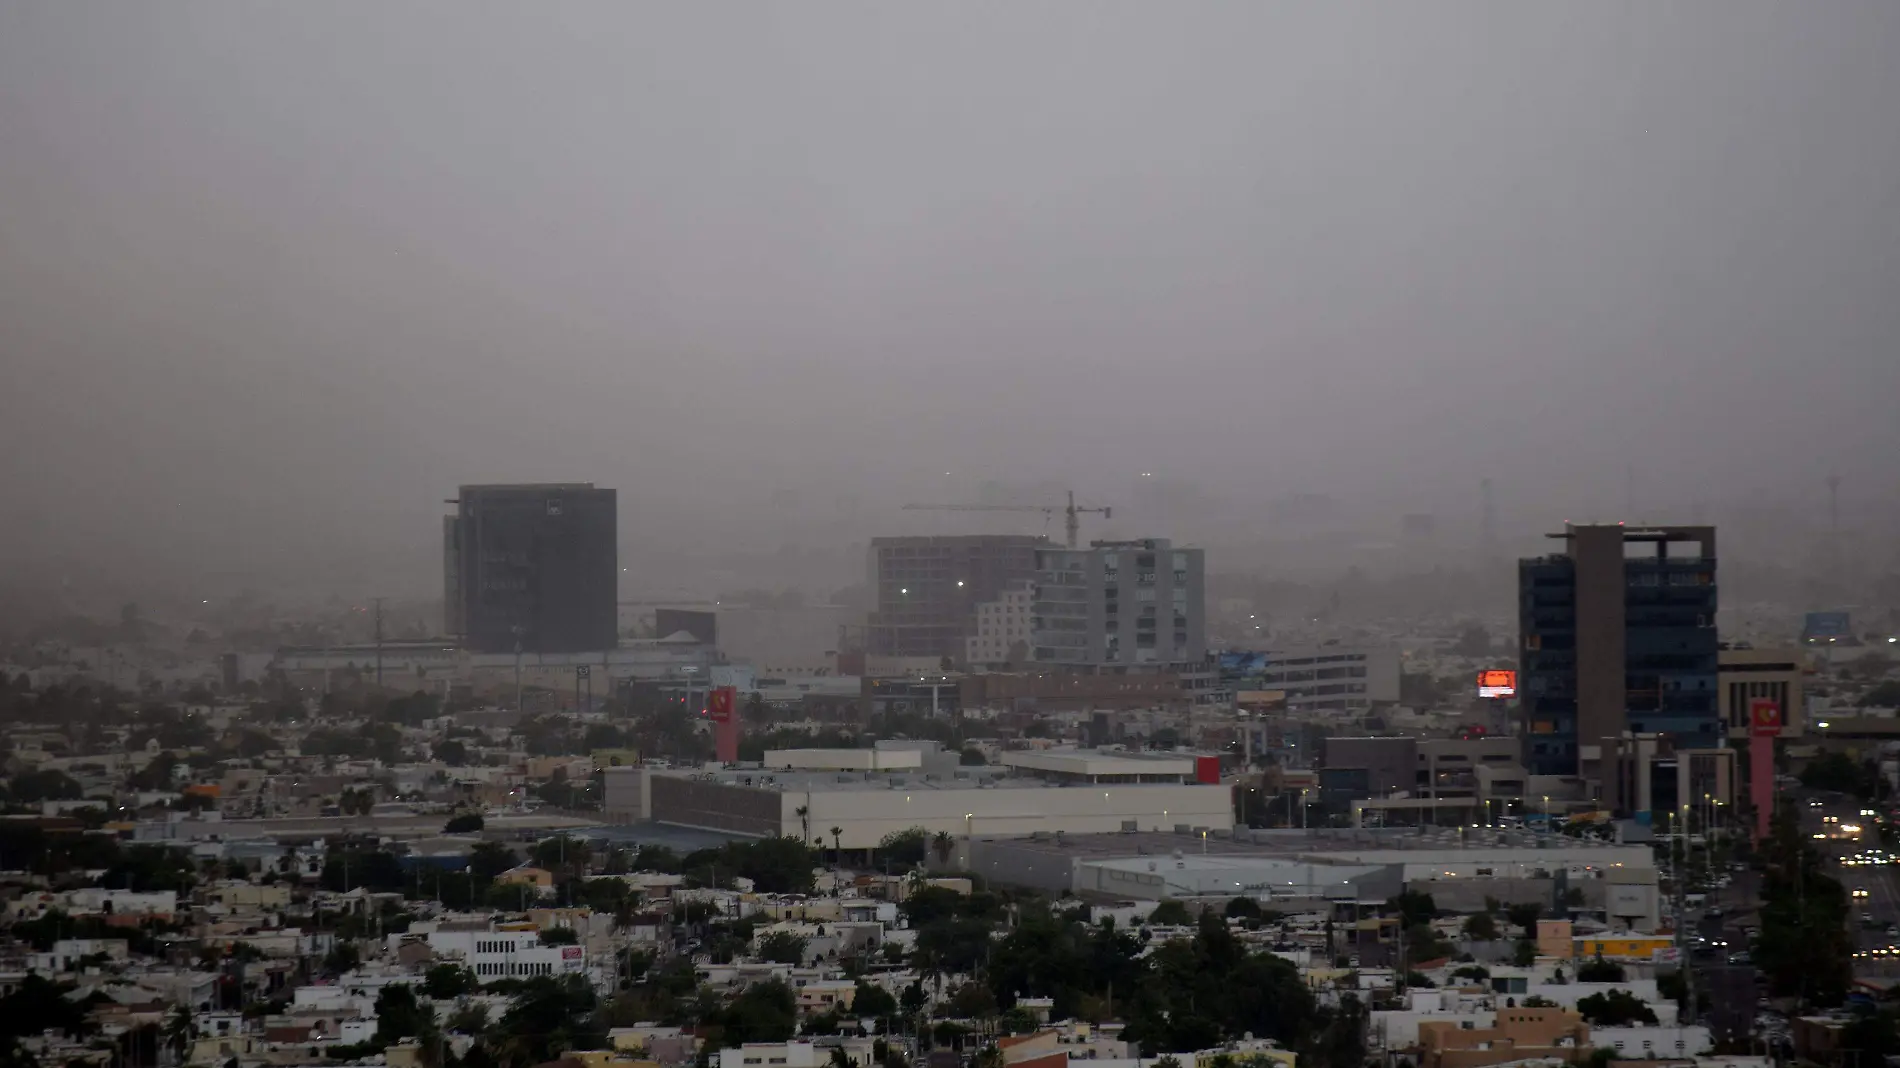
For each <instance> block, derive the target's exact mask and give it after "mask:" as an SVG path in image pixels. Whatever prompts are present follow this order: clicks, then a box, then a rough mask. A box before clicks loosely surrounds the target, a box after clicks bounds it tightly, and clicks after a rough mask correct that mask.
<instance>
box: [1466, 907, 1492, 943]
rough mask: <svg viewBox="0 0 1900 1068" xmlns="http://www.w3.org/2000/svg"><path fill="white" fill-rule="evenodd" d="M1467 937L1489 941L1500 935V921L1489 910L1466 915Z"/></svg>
mask: <svg viewBox="0 0 1900 1068" xmlns="http://www.w3.org/2000/svg"><path fill="white" fill-rule="evenodd" d="M1464 930H1465V937H1466V938H1474V939H1477V940H1478V941H1480V942H1489V941H1491V940H1493V939H1495V938H1497V937H1498V921H1497V920H1495V919H1493V918H1492V916H1491V914H1490V913H1488V912H1474V913H1472V914H1471V915H1469V916H1466V917H1465V928H1464Z"/></svg>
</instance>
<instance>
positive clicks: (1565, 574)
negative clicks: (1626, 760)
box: [1517, 525, 1724, 778]
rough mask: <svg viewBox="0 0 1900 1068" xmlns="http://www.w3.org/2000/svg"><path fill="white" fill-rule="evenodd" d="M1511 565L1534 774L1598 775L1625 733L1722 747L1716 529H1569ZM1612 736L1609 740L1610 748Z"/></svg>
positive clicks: (1684, 745) (1521, 694)
mask: <svg viewBox="0 0 1900 1068" xmlns="http://www.w3.org/2000/svg"><path fill="white" fill-rule="evenodd" d="M1549 536H1550V537H1551V538H1555V539H1558V540H1561V541H1562V542H1563V543H1564V548H1563V551H1562V552H1559V553H1555V554H1552V555H1550V556H1540V557H1536V558H1533V559H1528V560H1520V561H1519V562H1518V570H1517V576H1518V630H1519V635H1520V638H1521V650H1520V653H1519V656H1520V661H1519V680H1518V701H1519V703H1520V706H1521V712H1522V716H1523V719H1524V735H1525V743H1526V753H1525V759H1526V762H1527V763H1528V766H1529V767H1530V769H1531V771H1532V773H1533V774H1540V775H1582V776H1585V777H1587V778H1596V777H1598V776H1599V774H1600V768H1601V762H1602V761H1603V760H1604V758H1605V756H1606V755H1608V754H1610V753H1611V751H1612V750H1613V748H1614V746H1615V744H1616V739H1618V738H1620V737H1622V735H1623V734H1624V733H1625V732H1631V733H1635V734H1659V735H1669V736H1671V737H1672V739H1673V742H1674V745H1675V747H1676V748H1678V749H1708V748H1716V747H1719V746H1721V745H1722V744H1723V742H1722V739H1723V733H1724V729H1723V723H1722V717H1721V712H1720V708H1719V705H1718V703H1717V698H1718V693H1719V691H1718V689H1717V683H1716V679H1717V671H1718V665H1717V652H1716V650H1717V643H1716V630H1715V606H1716V583H1715V528H1714V527H1707V526H1689V527H1625V526H1621V525H1616V526H1609V525H1591V526H1571V527H1568V528H1566V529H1565V530H1564V531H1563V532H1562V533H1560V534H1552V535H1549ZM1605 739H1609V741H1607V742H1606V741H1605Z"/></svg>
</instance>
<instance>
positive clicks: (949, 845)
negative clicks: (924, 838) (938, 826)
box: [930, 831, 957, 864]
mask: <svg viewBox="0 0 1900 1068" xmlns="http://www.w3.org/2000/svg"><path fill="white" fill-rule="evenodd" d="M930 844H931V846H932V847H933V848H934V849H936V851H937V863H939V864H948V863H950V854H952V853H954V852H956V849H957V840H956V839H955V838H954V837H952V836H951V834H950V832H949V831H938V832H937V836H936V837H935V838H932V839H931V840H930Z"/></svg>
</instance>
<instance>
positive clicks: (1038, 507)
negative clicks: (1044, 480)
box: [904, 490, 1114, 549]
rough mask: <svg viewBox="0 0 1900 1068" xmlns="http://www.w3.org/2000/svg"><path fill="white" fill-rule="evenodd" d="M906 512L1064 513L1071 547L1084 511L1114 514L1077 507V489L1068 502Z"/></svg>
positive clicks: (910, 507)
mask: <svg viewBox="0 0 1900 1068" xmlns="http://www.w3.org/2000/svg"><path fill="white" fill-rule="evenodd" d="M904 511H906V512H1041V513H1042V514H1043V515H1046V516H1053V515H1055V514H1056V513H1057V512H1061V513H1062V518H1063V529H1064V530H1065V531H1066V532H1067V533H1068V535H1069V548H1071V549H1073V548H1075V547H1076V546H1075V543H1076V539H1077V537H1078V536H1079V535H1080V534H1081V533H1082V520H1081V515H1082V513H1083V512H1100V513H1101V514H1102V518H1103V519H1109V518H1111V517H1112V516H1113V515H1114V510H1113V509H1112V508H1107V507H1103V508H1077V507H1076V506H1075V491H1074V490H1070V491H1069V503H1068V504H907V505H905V506H904Z"/></svg>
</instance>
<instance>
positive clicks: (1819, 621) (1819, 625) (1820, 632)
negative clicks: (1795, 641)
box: [1801, 612, 1852, 642]
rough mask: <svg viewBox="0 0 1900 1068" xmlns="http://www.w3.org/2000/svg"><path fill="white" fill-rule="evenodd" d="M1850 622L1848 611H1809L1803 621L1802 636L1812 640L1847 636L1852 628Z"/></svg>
mask: <svg viewBox="0 0 1900 1068" xmlns="http://www.w3.org/2000/svg"><path fill="white" fill-rule="evenodd" d="M1850 622H1851V621H1850V620H1849V618H1848V614H1847V613H1846V612H1809V613H1808V614H1807V615H1806V616H1805V617H1803V619H1802V621H1801V638H1802V640H1803V641H1810V642H1812V641H1827V640H1828V639H1829V638H1845V637H1847V636H1848V633H1849V632H1850V631H1851V629H1852V628H1851V626H1850Z"/></svg>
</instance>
